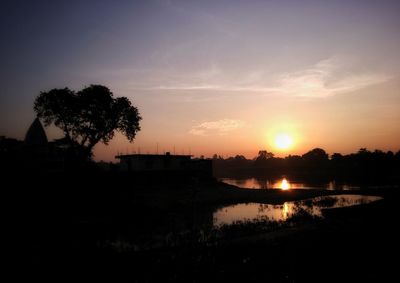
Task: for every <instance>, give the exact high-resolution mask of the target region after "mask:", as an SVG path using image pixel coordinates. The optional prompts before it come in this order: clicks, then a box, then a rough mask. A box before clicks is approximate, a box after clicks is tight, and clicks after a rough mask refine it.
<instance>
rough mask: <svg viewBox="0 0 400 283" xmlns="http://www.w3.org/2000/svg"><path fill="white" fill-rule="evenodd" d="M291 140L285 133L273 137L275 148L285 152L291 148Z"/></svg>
mask: <svg viewBox="0 0 400 283" xmlns="http://www.w3.org/2000/svg"><path fill="white" fill-rule="evenodd" d="M292 144H293V138H292V137H291V136H290V135H289V134H287V133H280V134H278V135H276V137H275V146H276V148H277V149H280V150H285V149H289V148H291V146H292Z"/></svg>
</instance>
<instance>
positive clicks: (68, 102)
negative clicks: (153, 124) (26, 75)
mask: <svg viewBox="0 0 400 283" xmlns="http://www.w3.org/2000/svg"><path fill="white" fill-rule="evenodd" d="M34 110H35V112H36V114H37V116H38V118H40V119H41V120H42V121H43V122H44V124H45V126H49V125H51V124H53V123H54V125H55V126H57V127H58V128H60V129H61V130H62V131H63V132H64V135H65V140H66V141H67V143H69V145H70V146H71V147H74V148H77V149H80V150H81V151H82V153H83V154H84V155H85V156H86V157H90V156H91V155H92V150H93V147H94V146H95V145H96V144H97V143H98V142H103V143H104V144H108V142H109V141H110V140H111V139H112V138H113V137H114V134H115V131H119V132H121V133H122V134H124V135H125V136H126V137H127V138H128V140H129V141H130V142H132V141H133V140H134V138H135V136H136V134H137V132H138V131H140V125H139V122H140V120H141V119H142V117H141V116H140V114H139V111H138V109H137V108H136V107H135V106H133V105H132V104H131V102H130V101H129V99H128V98H126V97H117V98H114V97H113V93H112V92H111V91H110V89H108V88H107V87H105V86H102V85H90V86H88V87H85V88H83V89H82V90H80V91H78V92H75V91H72V90H70V89H69V88H62V89H52V90H50V91H47V92H41V93H40V94H39V95H38V96H37V97H36V99H35V102H34Z"/></svg>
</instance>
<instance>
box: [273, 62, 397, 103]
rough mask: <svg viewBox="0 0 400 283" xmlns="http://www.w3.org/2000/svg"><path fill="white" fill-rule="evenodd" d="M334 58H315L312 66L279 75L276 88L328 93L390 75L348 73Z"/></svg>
mask: <svg viewBox="0 0 400 283" xmlns="http://www.w3.org/2000/svg"><path fill="white" fill-rule="evenodd" d="M346 69H347V68H346V66H345V65H344V62H341V60H339V59H337V58H331V59H326V60H322V61H320V62H318V63H317V64H315V65H314V66H312V67H311V68H308V69H305V70H301V71H297V72H292V73H286V74H283V75H281V76H280V78H279V79H278V87H277V91H278V92H280V93H283V94H286V95H293V96H303V97H327V96H332V95H335V94H340V93H346V92H351V91H356V90H359V89H362V88H365V87H367V86H370V85H373V84H377V83H382V82H385V81H387V80H389V79H390V78H391V77H390V76H387V75H384V74H374V73H351V72H349V71H347V70H346Z"/></svg>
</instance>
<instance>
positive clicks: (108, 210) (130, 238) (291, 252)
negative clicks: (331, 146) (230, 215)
mask: <svg viewBox="0 0 400 283" xmlns="http://www.w3.org/2000/svg"><path fill="white" fill-rule="evenodd" d="M10 177H11V176H10ZM12 178H13V180H14V182H13V184H14V185H12V186H7V188H6V189H4V192H3V196H4V200H5V202H6V205H5V207H6V213H5V217H6V223H7V229H5V231H6V235H7V236H8V239H7V240H6V243H8V245H7V246H8V247H10V248H11V254H10V257H9V258H10V260H9V261H8V262H9V263H11V265H12V267H14V268H15V267H16V271H15V272H14V271H13V272H12V277H11V278H12V279H14V280H12V281H16V282H17V281H18V282H20V281H21V280H20V279H21V278H22V277H24V278H27V279H28V280H30V281H31V280H35V281H36V280H39V281H51V282H155V281H160V280H162V281H163V282H210V281H214V280H218V281H228V280H234V281H243V282H341V281H350V280H352V281H356V282H360V281H361V282H362V281H366V280H368V281H379V282H385V281H389V280H390V281H393V279H394V278H398V276H399V275H398V274H399V268H400V267H399V263H398V262H399V261H398V260H397V257H398V255H399V240H398V239H399V232H398V229H397V228H398V227H397V223H398V211H397V207H398V200H399V195H400V192H399V191H398V189H390V190H384V189H375V190H362V191H361V192H356V193H362V194H368V195H380V196H383V197H384V200H382V201H378V202H376V203H373V204H369V205H362V206H357V207H350V208H341V209H334V210H328V211H326V212H325V219H324V220H322V221H321V220H316V219H309V218H307V217H305V218H304V219H299V220H296V223H295V225H281V226H279V225H278V226H276V227H275V226H273V227H269V228H267V229H266V228H265V227H263V226H260V225H258V226H257V225H253V226H252V225H237V226H235V227H233V228H226V229H225V230H222V231H216V230H215V229H213V228H212V212H213V211H214V210H215V209H216V208H218V207H221V206H223V205H227V204H234V203H240V202H265V203H282V202H284V201H287V200H295V199H304V198H309V197H312V196H317V195H324V194H330V193H332V192H328V191H319V190H297V191H276V190H270V191H264V192H263V191H251V190H240V189H237V188H234V187H231V186H227V185H224V184H220V183H217V182H213V181H208V182H200V181H198V180H191V181H184V182H171V180H168V181H165V182H159V181H154V180H152V181H150V180H147V181H145V182H143V180H142V181H140V182H138V181H136V180H132V179H129V178H128V177H126V176H116V175H104V174H102V175H98V174H89V175H76V176H74V177H71V176H61V175H59V176H52V177H49V176H43V175H42V176H33V175H30V176H27V175H25V176H20V177H19V178H16V177H12ZM350 193H351V192H350ZM353 193H354V192H353ZM8 224H9V226H8ZM10 270H11V269H10Z"/></svg>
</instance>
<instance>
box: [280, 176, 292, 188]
mask: <svg viewBox="0 0 400 283" xmlns="http://www.w3.org/2000/svg"><path fill="white" fill-rule="evenodd" d="M279 187H280V188H281V189H282V190H289V189H290V183H289V182H288V181H287V180H286V179H285V178H283V179H282V181H281V185H280V186H279Z"/></svg>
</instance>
